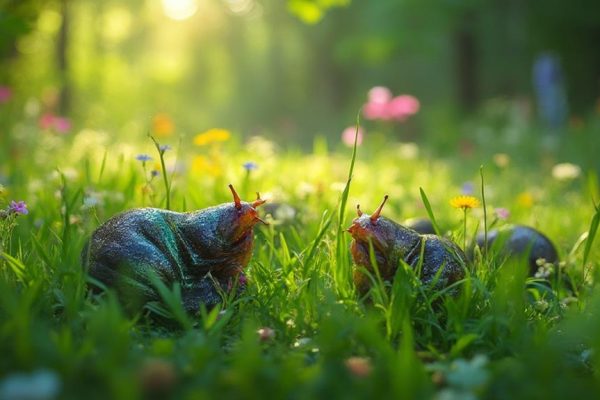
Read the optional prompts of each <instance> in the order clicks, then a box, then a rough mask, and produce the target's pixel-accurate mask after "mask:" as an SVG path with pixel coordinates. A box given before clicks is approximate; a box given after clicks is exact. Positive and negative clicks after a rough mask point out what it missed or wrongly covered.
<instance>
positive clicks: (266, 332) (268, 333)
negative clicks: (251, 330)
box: [256, 327, 275, 342]
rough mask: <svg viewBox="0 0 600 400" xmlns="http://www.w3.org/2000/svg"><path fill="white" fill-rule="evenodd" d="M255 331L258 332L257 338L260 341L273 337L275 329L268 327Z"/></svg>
mask: <svg viewBox="0 0 600 400" xmlns="http://www.w3.org/2000/svg"><path fill="white" fill-rule="evenodd" d="M256 333H258V339H259V340H260V341H261V342H268V341H270V340H273V339H275V331H274V330H273V329H271V328H269V327H264V328H260V329H259V330H257V331H256Z"/></svg>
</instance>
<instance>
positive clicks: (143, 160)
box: [135, 154, 152, 163]
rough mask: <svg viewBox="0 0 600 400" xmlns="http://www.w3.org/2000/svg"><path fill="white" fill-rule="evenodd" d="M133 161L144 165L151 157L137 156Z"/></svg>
mask: <svg viewBox="0 0 600 400" xmlns="http://www.w3.org/2000/svg"><path fill="white" fill-rule="evenodd" d="M135 159H136V160H138V161H141V162H143V163H145V162H147V161H151V160H152V157H150V156H149V155H148V154H138V155H137V156H135Z"/></svg>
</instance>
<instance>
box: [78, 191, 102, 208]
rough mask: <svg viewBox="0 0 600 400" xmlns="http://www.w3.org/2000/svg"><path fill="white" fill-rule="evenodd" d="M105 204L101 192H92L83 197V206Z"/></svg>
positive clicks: (91, 206)
mask: <svg viewBox="0 0 600 400" xmlns="http://www.w3.org/2000/svg"><path fill="white" fill-rule="evenodd" d="M102 204H103V201H102V198H101V194H99V193H90V194H89V195H87V196H85V197H84V198H83V208H84V209H90V208H94V207H96V206H101V205H102Z"/></svg>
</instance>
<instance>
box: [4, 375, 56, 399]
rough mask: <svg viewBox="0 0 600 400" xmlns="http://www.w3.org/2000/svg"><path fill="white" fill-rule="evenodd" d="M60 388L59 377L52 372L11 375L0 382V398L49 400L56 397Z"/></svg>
mask: <svg viewBox="0 0 600 400" xmlns="http://www.w3.org/2000/svg"><path fill="white" fill-rule="evenodd" d="M61 386H62V382H61V380H60V377H59V376H58V374H57V373H56V372H54V371H49V370H45V369H40V370H37V371H34V372H32V373H29V374H25V373H13V374H10V375H8V376H6V377H5V378H4V379H3V380H2V381H1V382H0V398H1V399H32V400H50V399H55V398H56V397H57V396H58V394H59V392H60V388H61Z"/></svg>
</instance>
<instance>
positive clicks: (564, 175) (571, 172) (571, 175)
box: [552, 163, 581, 181]
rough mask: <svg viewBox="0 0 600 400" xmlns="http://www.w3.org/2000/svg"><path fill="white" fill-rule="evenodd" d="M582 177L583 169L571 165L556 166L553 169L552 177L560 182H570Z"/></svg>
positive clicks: (561, 164)
mask: <svg viewBox="0 0 600 400" xmlns="http://www.w3.org/2000/svg"><path fill="white" fill-rule="evenodd" d="M579 175H581V168H579V166H578V165H575V164H571V163H560V164H556V165H555V166H554V167H553V168H552V177H553V178H554V179H557V180H559V181H568V180H571V179H575V178H577V177H578V176H579Z"/></svg>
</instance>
